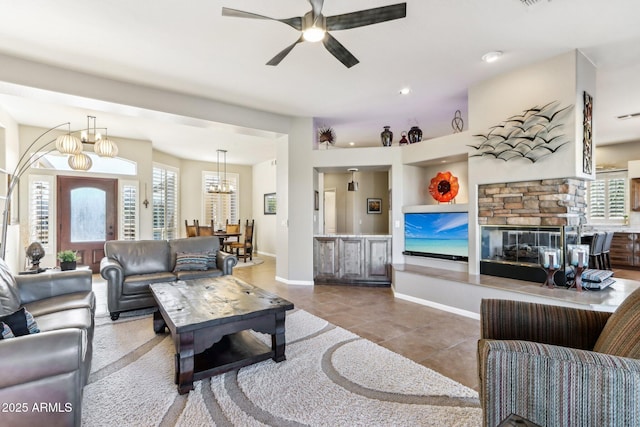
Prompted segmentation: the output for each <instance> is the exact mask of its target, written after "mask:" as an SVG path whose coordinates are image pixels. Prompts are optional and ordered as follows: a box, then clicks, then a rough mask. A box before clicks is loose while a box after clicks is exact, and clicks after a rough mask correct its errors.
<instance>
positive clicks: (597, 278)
mask: <svg viewBox="0 0 640 427" xmlns="http://www.w3.org/2000/svg"><path fill="white" fill-rule="evenodd" d="M612 275H613V271H611V270H596V269H593V268H589V269H587V270H585V271H583V272H582V280H586V281H587V282H602V281H603V280H606V279H608V278H609V277H611V276H612Z"/></svg>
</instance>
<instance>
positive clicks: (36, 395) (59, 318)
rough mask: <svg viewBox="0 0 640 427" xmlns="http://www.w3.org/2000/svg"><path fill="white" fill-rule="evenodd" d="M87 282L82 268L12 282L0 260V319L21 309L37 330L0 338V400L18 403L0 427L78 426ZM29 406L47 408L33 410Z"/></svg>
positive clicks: (91, 306)
mask: <svg viewBox="0 0 640 427" xmlns="http://www.w3.org/2000/svg"><path fill="white" fill-rule="evenodd" d="M91 282H92V281H91V272H90V271H88V270H83V271H81V270H78V271H69V272H45V273H40V274H34V275H28V276H26V275H25V276H17V277H15V278H14V277H13V276H11V274H10V272H9V271H8V269H7V267H6V264H5V263H4V261H2V260H0V315H3V316H4V315H7V314H10V313H12V312H14V311H16V310H17V309H18V308H20V307H22V306H24V307H25V308H26V309H27V310H28V311H29V312H30V313H31V314H32V315H33V316H34V319H35V320H36V322H37V323H38V327H39V329H40V330H41V332H40V333H36V334H31V335H24V336H20V337H16V338H8V339H4V340H0V360H2V368H3V370H2V375H0V402H3V403H7V404H9V403H14V404H19V405H20V408H14V409H17V410H16V411H9V412H3V413H2V416H0V424H2V425H76V426H79V425H80V422H81V409H82V407H81V405H82V390H83V387H84V385H86V383H87V380H88V378H89V371H90V369H91V358H92V353H93V351H92V348H93V347H92V339H93V329H94V315H95V295H94V293H93V291H92V290H91ZM34 405H36V407H35V408H36V409H37V408H40V405H48V406H47V408H44V409H45V410H43V411H40V412H39V411H37V410H34ZM48 408H49V410H46V409H48ZM50 408H55V409H56V411H51V410H50Z"/></svg>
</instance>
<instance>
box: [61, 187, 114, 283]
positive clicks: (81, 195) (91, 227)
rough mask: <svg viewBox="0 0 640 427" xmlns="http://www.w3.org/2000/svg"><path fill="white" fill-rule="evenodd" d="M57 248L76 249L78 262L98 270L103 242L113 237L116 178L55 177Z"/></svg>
mask: <svg viewBox="0 0 640 427" xmlns="http://www.w3.org/2000/svg"><path fill="white" fill-rule="evenodd" d="M57 187H58V238H57V241H58V247H57V251H58V252H59V251H63V250H67V249H70V250H72V251H77V253H78V264H79V265H87V266H89V268H91V271H92V272H94V273H99V272H100V260H101V259H102V258H103V257H104V242H105V241H106V240H113V239H115V238H116V236H117V229H116V227H117V222H116V210H117V209H116V207H117V188H118V180H116V179H103V178H87V177H75V176H58V182H57Z"/></svg>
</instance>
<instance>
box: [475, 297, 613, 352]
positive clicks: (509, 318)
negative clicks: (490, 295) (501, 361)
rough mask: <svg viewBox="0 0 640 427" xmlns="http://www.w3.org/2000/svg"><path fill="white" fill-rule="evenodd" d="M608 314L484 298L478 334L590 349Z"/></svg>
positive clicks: (487, 336) (497, 338)
mask: <svg viewBox="0 0 640 427" xmlns="http://www.w3.org/2000/svg"><path fill="white" fill-rule="evenodd" d="M610 316H611V313H607V312H600V311H593V310H582V309H577V308H570V307H561V306H554V305H546V304H536V303H529V302H523V301H512V300H499V299H483V300H482V302H481V303H480V337H481V338H485V339H494V340H525V341H534V342H538V343H543V344H553V345H561V346H565V347H571V348H579V349H583V350H592V349H593V346H594V345H595V343H596V341H597V340H598V336H599V335H600V332H601V331H602V328H604V325H605V323H606V322H607V319H609V317H610Z"/></svg>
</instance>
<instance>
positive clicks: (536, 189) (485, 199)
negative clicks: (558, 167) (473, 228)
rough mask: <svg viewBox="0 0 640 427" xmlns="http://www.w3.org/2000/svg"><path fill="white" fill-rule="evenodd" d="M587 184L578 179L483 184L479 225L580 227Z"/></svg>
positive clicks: (481, 186)
mask: <svg viewBox="0 0 640 427" xmlns="http://www.w3.org/2000/svg"><path fill="white" fill-rule="evenodd" d="M586 189H587V185H586V181H584V180H582V179H577V178H557V179H543V180H538V181H523V182H506V183H499V184H483V185H480V186H479V187H478V224H480V225H583V224H585V223H586V208H587V203H586Z"/></svg>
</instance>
